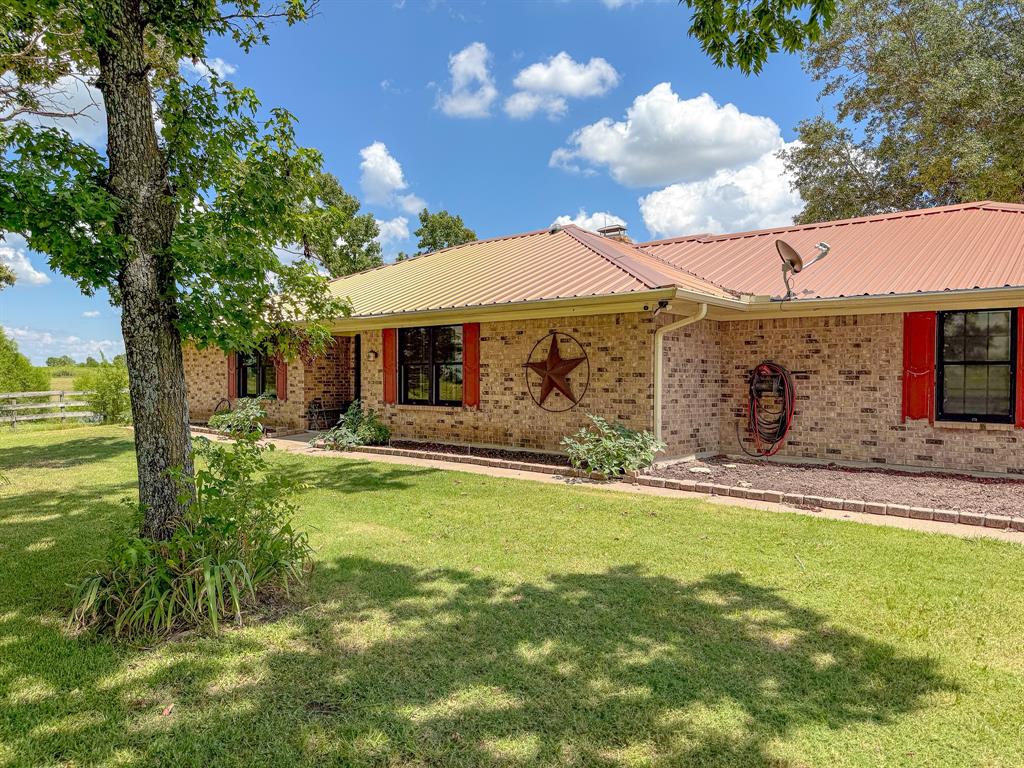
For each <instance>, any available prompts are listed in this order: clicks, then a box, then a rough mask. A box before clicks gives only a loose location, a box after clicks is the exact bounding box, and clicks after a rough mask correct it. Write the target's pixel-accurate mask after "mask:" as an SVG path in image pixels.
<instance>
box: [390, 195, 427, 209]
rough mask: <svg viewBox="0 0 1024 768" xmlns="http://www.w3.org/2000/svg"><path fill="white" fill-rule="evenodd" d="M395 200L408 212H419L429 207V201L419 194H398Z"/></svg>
mask: <svg viewBox="0 0 1024 768" xmlns="http://www.w3.org/2000/svg"><path fill="white" fill-rule="evenodd" d="M395 201H396V202H397V203H398V207H399V208H401V209H402V210H403V211H405V212H406V213H419V212H420V211H422V210H423V209H424V208H426V207H427V201H426V200H424V199H423V198H422V197H420V196H419V195H398V196H397V197H395Z"/></svg>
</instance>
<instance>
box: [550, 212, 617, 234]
mask: <svg viewBox="0 0 1024 768" xmlns="http://www.w3.org/2000/svg"><path fill="white" fill-rule="evenodd" d="M552 224H559V225H561V226H563V227H564V226H565V225H566V224H575V225H576V226H577V227H582V228H583V229H589V230H590V231H591V232H596V231H597V230H598V229H599V228H600V227H609V226H611V225H612V224H621V225H622V226H626V220H625V219H623V218H621V217H619V216H616V215H615V214H614V213H609V212H608V211H594V212H593V213H590V214H588V213H587V212H586V210H585V209H583V208H580V209H579V210H578V211H577V212H576V215H575V216H569V215H568V214H563V215H562V216H559V217H558V218H557V219H555V220H554V221H553V222H552Z"/></svg>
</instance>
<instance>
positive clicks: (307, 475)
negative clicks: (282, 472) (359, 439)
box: [277, 453, 441, 493]
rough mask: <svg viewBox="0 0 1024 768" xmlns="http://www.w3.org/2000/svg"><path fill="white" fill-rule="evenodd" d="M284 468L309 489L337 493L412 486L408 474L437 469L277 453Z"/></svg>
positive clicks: (419, 474)
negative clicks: (312, 459) (311, 459)
mask: <svg viewBox="0 0 1024 768" xmlns="http://www.w3.org/2000/svg"><path fill="white" fill-rule="evenodd" d="M277 455H278V457H279V460H280V462H281V463H282V464H284V465H285V466H286V467H287V468H288V475H289V477H292V478H294V479H296V480H298V481H299V482H302V483H305V484H306V485H308V486H309V487H310V488H311V489H321V490H330V491H338V492H339V493H365V492H373V491H396V490H402V489H403V488H410V487H412V483H411V482H408V481H409V479H410V478H423V477H426V476H428V475H436V474H438V473H439V472H440V471H441V470H437V469H430V468H425V467H411V466H403V465H401V464H385V463H377V462H370V461H363V460H360V459H338V458H337V457H334V456H324V457H315V458H316V459H317V461H315V462H314V461H309V459H308V458H305V457H302V458H300V457H297V456H288V455H286V454H280V453H279V454H277Z"/></svg>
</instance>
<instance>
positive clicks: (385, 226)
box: [375, 216, 409, 246]
mask: <svg viewBox="0 0 1024 768" xmlns="http://www.w3.org/2000/svg"><path fill="white" fill-rule="evenodd" d="M377 228H378V229H379V230H380V234H378V235H377V237H376V238H375V239H376V240H377V242H378V243H380V244H381V245H382V246H386V245H388V244H390V243H394V242H396V241H398V240H406V239H408V237H409V220H408V219H407V218H405V216H396V217H395V218H393V219H377Z"/></svg>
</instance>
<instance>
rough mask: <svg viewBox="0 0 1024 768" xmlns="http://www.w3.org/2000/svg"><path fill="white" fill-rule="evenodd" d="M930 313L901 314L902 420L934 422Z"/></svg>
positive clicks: (932, 324)
mask: <svg viewBox="0 0 1024 768" xmlns="http://www.w3.org/2000/svg"><path fill="white" fill-rule="evenodd" d="M936 322H937V316H936V314H935V313H934V312H907V313H906V314H904V315H903V421H906V420H907V419H928V421H934V420H935V325H936Z"/></svg>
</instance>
